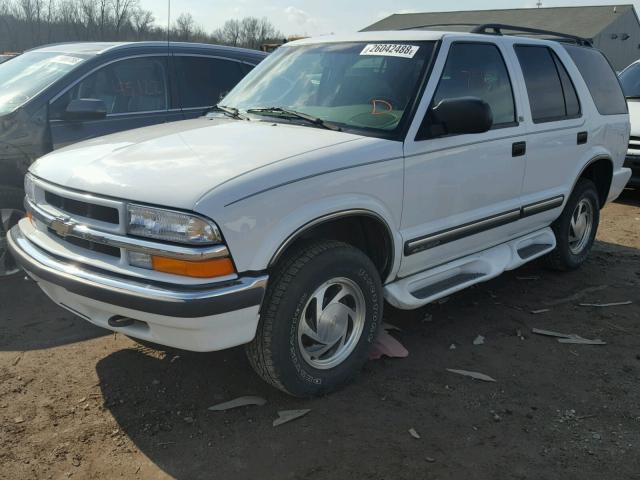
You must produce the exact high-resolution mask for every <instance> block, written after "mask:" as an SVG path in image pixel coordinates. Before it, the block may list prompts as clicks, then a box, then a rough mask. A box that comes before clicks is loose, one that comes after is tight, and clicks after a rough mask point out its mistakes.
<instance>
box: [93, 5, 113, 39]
mask: <svg viewBox="0 0 640 480" xmlns="http://www.w3.org/2000/svg"><path fill="white" fill-rule="evenodd" d="M96 4H97V9H98V12H97V13H98V15H97V21H98V30H99V32H100V40H104V38H105V35H104V33H105V30H106V29H107V25H108V24H109V20H110V17H111V1H110V0H97V2H96Z"/></svg>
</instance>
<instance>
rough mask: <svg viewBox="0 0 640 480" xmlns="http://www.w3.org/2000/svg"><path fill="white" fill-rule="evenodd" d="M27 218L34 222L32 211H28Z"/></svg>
mask: <svg viewBox="0 0 640 480" xmlns="http://www.w3.org/2000/svg"><path fill="white" fill-rule="evenodd" d="M27 218H28V219H29V221H30V222H31V223H33V213H31V212H27Z"/></svg>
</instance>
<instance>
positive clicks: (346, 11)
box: [140, 0, 640, 36]
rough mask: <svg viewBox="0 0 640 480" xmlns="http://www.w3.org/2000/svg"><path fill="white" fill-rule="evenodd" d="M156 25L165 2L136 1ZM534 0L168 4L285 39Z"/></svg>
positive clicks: (209, 26) (604, 0)
mask: <svg viewBox="0 0 640 480" xmlns="http://www.w3.org/2000/svg"><path fill="white" fill-rule="evenodd" d="M140 3H141V5H142V6H143V7H144V8H147V9H149V10H151V11H153V13H154V15H155V17H156V21H157V23H158V24H163V25H164V24H166V23H167V0H141V2H140ZM536 3H537V0H457V1H454V2H442V1H436V0H421V1H420V0H395V1H389V0H171V12H172V13H171V16H172V18H174V19H175V18H176V17H177V16H178V15H179V14H180V13H181V12H190V13H191V14H192V15H193V17H194V18H195V19H196V21H197V22H198V23H199V24H200V25H201V26H202V27H203V28H204V29H205V30H206V31H211V30H214V29H215V28H217V27H219V26H221V25H222V24H223V23H224V22H225V21H226V20H229V19H232V18H238V19H239V18H242V17H246V16H255V17H267V18H268V19H269V20H270V21H271V23H273V24H274V25H275V26H276V28H278V29H279V30H280V31H281V32H282V33H284V34H285V35H287V36H289V35H305V36H306V35H324V34H331V33H336V34H340V33H349V32H354V31H358V30H360V29H362V28H364V27H366V26H367V25H370V24H372V23H374V22H376V21H377V20H380V19H382V18H384V17H386V16H388V15H390V14H392V13H411V12H429V11H432V12H436V11H448V10H480V9H483V10H484V9H495V8H535V7H536ZM629 3H633V4H634V5H635V7H636V10H637V11H640V1H638V2H631V1H627V2H622V3H620V2H613V1H609V0H600V1H597V0H596V1H589V0H555V1H554V0H542V5H543V8H544V7H562V6H585V5H622V4H629Z"/></svg>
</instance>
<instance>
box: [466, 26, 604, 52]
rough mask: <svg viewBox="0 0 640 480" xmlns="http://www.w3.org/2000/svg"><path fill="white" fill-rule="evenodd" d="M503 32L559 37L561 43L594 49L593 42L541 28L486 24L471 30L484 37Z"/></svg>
mask: <svg viewBox="0 0 640 480" xmlns="http://www.w3.org/2000/svg"><path fill="white" fill-rule="evenodd" d="M502 30H510V31H512V32H521V33H533V34H536V35H548V36H550V37H557V38H558V39H560V41H563V40H571V41H572V42H575V43H576V44H577V45H581V46H583V47H593V44H592V43H591V40H589V39H587V38H583V37H578V36H577V35H570V34H568V33H560V32H553V31H551V30H541V29H539V28H530V27H519V26H517V25H503V24H501V23H486V24H484V25H478V26H477V27H474V28H473V29H472V30H471V33H480V34H484V35H504V34H503V33H502Z"/></svg>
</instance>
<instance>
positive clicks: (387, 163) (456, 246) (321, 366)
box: [8, 25, 630, 397]
mask: <svg viewBox="0 0 640 480" xmlns="http://www.w3.org/2000/svg"><path fill="white" fill-rule="evenodd" d="M504 28H506V27H503V26H495V25H494V26H484V27H480V28H478V29H477V33H473V34H463V33H446V32H434V31H400V32H370V33H357V34H353V35H346V36H340V37H338V36H335V37H334V36H327V37H322V38H312V39H305V40H301V41H296V42H292V43H290V44H287V45H284V46H282V47H281V48H279V49H278V50H277V51H276V52H275V53H273V54H272V55H271V56H270V57H268V58H267V59H266V60H265V61H264V62H262V63H261V64H260V65H259V66H258V67H257V68H256V69H255V70H253V72H251V73H250V74H249V75H248V76H247V77H246V78H245V79H244V80H243V81H242V82H241V83H240V84H239V85H238V86H237V87H236V88H235V89H234V90H232V91H231V93H230V94H229V95H228V96H226V97H225V99H224V100H223V102H221V103H222V105H220V106H219V107H218V112H216V113H214V114H211V115H209V116H208V117H206V118H202V119H197V120H190V121H185V122H180V123H173V124H166V125H160V126H155V127H149V128H144V129H140V130H135V131H131V132H126V133H121V134H116V135H112V136H108V137H104V138H100V139H95V140H91V141H88V142H84V143H80V144H76V145H73V146H71V147H69V148H66V149H63V150H60V151H58V152H55V153H52V154H50V155H47V156H45V157H43V158H41V159H40V160H38V161H37V162H36V163H35V164H34V165H33V166H32V167H31V169H30V173H29V175H28V177H27V181H26V195H27V198H26V206H27V209H28V218H25V219H23V220H21V221H20V223H19V225H18V226H16V227H15V228H13V229H12V230H11V232H10V235H9V236H8V241H9V247H10V250H11V251H12V253H13V254H14V256H15V257H16V259H17V261H18V262H19V264H21V265H22V266H23V267H24V269H25V270H26V271H27V272H28V273H29V274H30V275H31V276H32V277H33V278H34V279H35V280H36V281H37V282H38V283H39V285H40V287H41V288H42V289H43V290H44V291H45V292H46V293H47V294H48V295H49V296H50V297H51V298H52V299H53V300H54V301H55V302H56V303H58V304H59V305H61V306H63V307H64V308H67V309H68V310H70V311H72V312H74V313H76V314H77V315H79V316H81V317H83V318H85V319H87V320H89V321H90V322H92V323H95V324H96V325H99V326H102V327H105V328H109V329H112V330H114V331H118V332H122V333H124V334H126V335H129V336H131V337H135V338H139V339H142V340H145V341H150V342H155V343H159V344H163V345H169V346H173V347H178V348H183V349H187V350H195V351H212V350H219V349H224V348H229V347H233V346H236V345H241V344H248V345H247V353H248V358H249V360H250V362H251V363H252V365H253V366H254V368H255V369H256V371H257V372H258V374H259V375H260V376H261V377H262V378H263V379H264V380H266V381H267V382H269V383H271V384H272V385H274V386H275V387H277V388H280V389H281V390H283V391H285V392H288V393H290V394H292V395H296V396H302V397H306V396H312V395H321V394H325V393H327V392H329V391H331V390H334V389H336V388H338V387H340V386H342V385H343V384H345V383H346V382H347V381H348V380H350V379H351V378H352V377H353V376H354V375H355V374H356V373H357V372H358V370H359V369H360V368H361V367H362V365H363V364H364V362H365V361H366V359H367V356H368V352H369V348H370V346H371V344H372V343H373V342H374V340H375V338H376V334H377V332H378V329H379V327H380V324H381V322H382V314H383V303H384V300H386V301H388V302H389V303H391V304H393V305H394V306H396V307H398V308H402V309H415V308H418V307H421V306H423V305H425V304H427V303H429V302H432V301H434V300H436V299H438V298H441V297H444V296H447V295H450V294H451V293H453V292H456V291H458V290H461V289H463V288H465V287H468V286H470V285H473V284H476V283H478V282H482V281H486V280H488V279H491V278H494V277H496V276H497V275H499V274H500V273H502V272H504V271H505V270H510V269H514V268H517V267H519V266H521V265H523V264H524V263H526V262H529V261H531V260H533V259H535V258H538V257H541V256H545V257H546V259H547V262H548V264H549V265H550V266H552V267H554V268H556V269H559V270H569V269H574V268H577V267H579V266H580V265H581V264H582V263H583V262H584V261H585V260H586V258H587V255H588V253H589V251H590V249H591V246H592V244H593V241H594V237H595V234H596V230H597V228H598V220H599V212H600V209H601V208H602V207H603V206H604V205H605V203H607V202H608V201H611V200H613V199H615V198H616V197H617V196H618V195H619V194H620V192H621V191H622V189H623V188H624V185H625V184H626V183H627V181H628V179H629V176H630V171H629V169H626V168H623V167H622V163H623V161H624V158H625V154H626V148H627V143H628V140H629V117H628V114H627V106H626V102H625V100H624V97H623V95H622V92H621V90H620V85H619V83H618V81H617V78H616V75H615V73H614V72H613V70H612V69H611V67H610V65H609V64H608V62H607V61H606V59H605V58H604V56H603V55H602V54H601V53H600V52H599V51H597V50H595V49H593V48H591V47H590V46H589V45H588V42H587V41H586V40H583V39H580V38H576V37H566V36H563V35H561V34H554V35H556V36H557V38H560V39H562V40H565V41H569V42H572V44H568V43H567V44H561V43H558V42H555V41H548V40H540V39H532V38H525V37H521V36H510V35H503V34H502V30H503V29H504ZM514 28H515V27H509V29H511V30H513V29H514ZM546 33H549V32H546Z"/></svg>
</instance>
